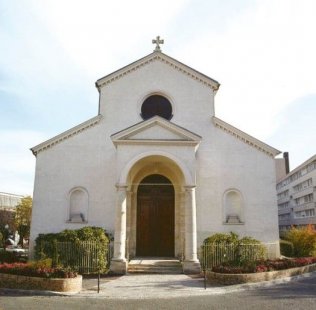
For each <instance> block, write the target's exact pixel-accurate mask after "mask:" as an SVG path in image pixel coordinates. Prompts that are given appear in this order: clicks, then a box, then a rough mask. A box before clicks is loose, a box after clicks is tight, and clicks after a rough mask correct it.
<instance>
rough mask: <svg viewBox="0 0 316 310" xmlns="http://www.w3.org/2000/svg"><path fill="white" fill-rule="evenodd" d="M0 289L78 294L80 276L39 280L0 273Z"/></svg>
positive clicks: (80, 284)
mask: <svg viewBox="0 0 316 310" xmlns="http://www.w3.org/2000/svg"><path fill="white" fill-rule="evenodd" d="M0 287H1V288H11V289H27V290H43V291H54V292H68V293H78V292H80V291H81V289H82V276H81V275H78V276H77V277H75V278H64V279H62V278H40V277H27V276H20V275H13V274H7V273H0Z"/></svg>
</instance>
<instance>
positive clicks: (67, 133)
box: [31, 115, 102, 156]
mask: <svg viewBox="0 0 316 310" xmlns="http://www.w3.org/2000/svg"><path fill="white" fill-rule="evenodd" d="M101 118H102V115H97V116H95V117H93V118H90V119H89V120H87V121H85V122H83V123H81V124H79V125H77V126H75V127H73V128H71V129H69V130H67V131H65V132H63V133H61V134H59V135H57V136H55V137H53V138H51V139H49V140H47V141H45V142H43V143H41V144H38V145H36V146H34V147H32V148H31V151H32V153H33V154H34V155H35V156H36V155H37V154H38V153H39V152H42V151H44V150H46V149H49V148H51V147H53V146H54V145H56V144H58V143H60V142H63V141H65V140H67V139H69V138H71V137H73V136H75V135H77V134H79V133H81V132H83V131H85V130H87V129H89V128H91V127H94V126H95V125H97V124H98V123H99V122H100V120H101Z"/></svg>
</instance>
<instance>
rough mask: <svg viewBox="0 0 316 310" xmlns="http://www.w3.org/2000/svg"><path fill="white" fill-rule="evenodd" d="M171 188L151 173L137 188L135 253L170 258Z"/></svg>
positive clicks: (172, 235) (171, 246) (172, 211)
mask: <svg viewBox="0 0 316 310" xmlns="http://www.w3.org/2000/svg"><path fill="white" fill-rule="evenodd" d="M174 213H175V208H174V187H173V185H172V183H171V182H170V180H169V179H167V178H166V177H164V176H162V175H158V174H153V175H150V176H148V177H146V178H144V179H143V180H142V182H141V183H140V185H139V187H138V191H137V232H136V234H137V238H136V255H137V256H156V257H174V218H175V217H174Z"/></svg>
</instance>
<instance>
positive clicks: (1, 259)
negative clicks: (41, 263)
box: [0, 250, 19, 264]
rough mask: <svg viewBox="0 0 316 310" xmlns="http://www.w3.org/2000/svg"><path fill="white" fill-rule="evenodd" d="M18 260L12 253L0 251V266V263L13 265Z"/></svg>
mask: <svg viewBox="0 0 316 310" xmlns="http://www.w3.org/2000/svg"><path fill="white" fill-rule="evenodd" d="M18 261H19V258H18V257H17V256H16V255H15V254H14V253H13V252H8V251H6V250H0V264H1V263H15V262H18Z"/></svg>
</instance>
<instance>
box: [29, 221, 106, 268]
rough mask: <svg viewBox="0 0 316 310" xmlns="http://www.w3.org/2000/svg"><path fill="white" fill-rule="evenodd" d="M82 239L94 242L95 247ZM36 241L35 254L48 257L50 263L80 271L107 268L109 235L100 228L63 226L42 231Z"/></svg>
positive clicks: (38, 257) (42, 257) (37, 257)
mask: <svg viewBox="0 0 316 310" xmlns="http://www.w3.org/2000/svg"><path fill="white" fill-rule="evenodd" d="M82 241H87V242H95V243H96V244H97V248H95V247H94V250H93V251H92V249H91V246H90V244H84V243H83V242H82ZM35 242H36V244H35V258H36V259H44V258H50V259H51V260H52V264H53V266H57V265H65V266H70V267H72V268H79V271H80V272H82V273H85V272H96V271H98V269H100V271H105V270H106V266H107V249H108V243H109V238H108V235H107V234H106V232H105V230H104V229H103V228H100V227H84V228H81V229H77V230H68V229H66V230H64V231H62V232H60V233H56V234H53V233H51V234H45V235H44V234H41V235H39V236H38V237H37V238H36V240H35ZM60 245H61V247H60ZM87 266H89V268H88V269H89V270H87V268H86V267H87ZM90 269H93V270H90Z"/></svg>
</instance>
